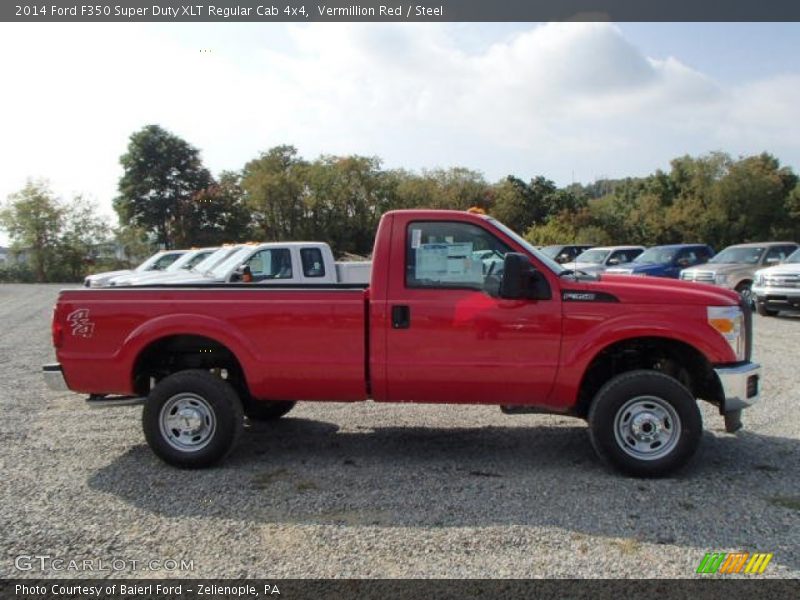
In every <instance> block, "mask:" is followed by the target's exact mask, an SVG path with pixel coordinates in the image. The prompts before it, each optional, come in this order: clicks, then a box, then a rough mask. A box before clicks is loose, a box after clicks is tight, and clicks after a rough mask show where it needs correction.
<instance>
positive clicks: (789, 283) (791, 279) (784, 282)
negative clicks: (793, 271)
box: [764, 275, 800, 288]
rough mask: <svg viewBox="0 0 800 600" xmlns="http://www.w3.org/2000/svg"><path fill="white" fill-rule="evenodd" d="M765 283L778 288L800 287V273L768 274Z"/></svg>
mask: <svg viewBox="0 0 800 600" xmlns="http://www.w3.org/2000/svg"><path fill="white" fill-rule="evenodd" d="M764 285H766V286H767V287H776V288H800V275H767V276H766V277H765V278H764Z"/></svg>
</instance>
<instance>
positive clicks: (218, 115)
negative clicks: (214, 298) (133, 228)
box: [0, 23, 800, 245]
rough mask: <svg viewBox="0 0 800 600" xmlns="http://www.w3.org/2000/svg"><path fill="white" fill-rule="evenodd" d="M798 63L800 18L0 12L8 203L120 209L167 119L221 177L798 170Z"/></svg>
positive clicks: (1, 162)
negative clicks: (10, 16)
mask: <svg viewBox="0 0 800 600" xmlns="http://www.w3.org/2000/svg"><path fill="white" fill-rule="evenodd" d="M798 56H800V24H795V23H763V24H756V23H739V24H725V23H718V24H713V23H711V24H709V23H702V24H701V23H661V24H654V23H622V24H612V23H550V24H535V23H493V24H480V23H441V24H439V23H425V24H412V23H402V24H389V23H363V24H348V23H341V24H340V23H314V24H277V23H268V24H261V23H247V24H240V23H208V24H197V23H167V24H158V23H152V24H150V23H113V24H112V23H103V24H82V23H76V24H63V23H62V24H57V23H13V24H12V23H2V24H0V81H2V82H3V89H2V91H0V201H2V200H4V199H5V198H6V197H7V196H8V195H9V194H11V193H13V192H15V191H18V190H19V189H21V188H22V187H23V186H24V185H25V182H26V180H27V179H29V178H32V179H45V180H47V181H49V184H50V187H51V189H52V190H53V192H54V193H55V194H56V195H57V196H60V197H63V198H69V197H71V196H73V195H76V194H83V195H85V196H88V197H90V198H92V199H94V200H95V201H96V202H97V204H98V210H99V212H100V214H104V215H109V217H111V216H112V215H113V211H112V209H111V200H112V199H113V197H114V196H115V195H116V185H117V181H118V180H119V177H120V175H121V173H122V171H121V167H120V165H119V157H120V155H122V154H123V153H124V152H125V150H126V146H127V143H128V138H129V136H130V135H131V134H132V133H133V132H134V131H136V130H138V129H140V128H142V127H143V126H145V125H147V124H151V123H157V124H159V125H161V126H162V127H164V128H166V129H168V130H170V131H172V132H173V133H175V134H177V135H179V136H181V137H182V138H184V139H186V140H187V141H188V142H189V143H191V144H192V145H194V146H195V147H197V148H199V150H200V151H201V155H202V158H203V160H204V162H205V164H206V166H207V167H208V168H209V169H210V170H211V171H212V173H214V174H218V173H219V172H220V171H222V170H228V169H230V170H237V169H240V168H241V167H242V166H243V165H244V164H245V163H246V162H247V161H249V160H251V159H253V158H256V157H257V156H258V155H259V153H260V152H263V151H266V150H268V149H269V148H271V147H273V146H276V145H279V144H291V145H294V146H296V147H297V148H298V150H299V153H300V155H301V156H303V157H305V158H308V159H313V158H316V157H317V156H319V155H320V154H360V155H368V156H378V157H380V158H381V159H382V160H383V164H384V167H386V168H399V167H402V168H406V169H411V170H416V171H419V170H422V169H426V168H438V167H449V166H464V167H468V168H470V169H474V170H476V171H480V172H481V173H483V174H484V175H485V176H486V178H487V179H488V180H489V181H496V180H499V179H501V178H503V177H505V176H506V175H509V174H513V175H516V176H518V177H521V178H523V179H530V178H532V177H535V176H538V175H544V176H545V177H548V178H550V179H552V180H554V181H555V182H556V183H557V184H559V185H566V184H569V183H571V182H582V183H590V182H592V181H594V180H595V179H597V178H601V177H624V176H643V175H647V174H648V173H651V172H653V171H654V170H656V169H669V161H670V160H671V159H673V158H675V157H677V156H681V155H684V154H691V155H701V154H705V153H707V152H711V151H716V150H721V151H724V152H728V153H729V154H731V155H733V156H734V157H736V156H740V155H748V154H753V153H758V152H762V151H768V152H770V153H772V154H774V155H775V156H777V157H778V158H779V159H780V160H781V162H782V163H783V164H786V165H789V166H791V167H792V168H794V170H795V171H796V172H800V61H798V60H797V57H798ZM114 223H116V221H115V220H114ZM6 243H7V238H6V237H5V236H4V235H3V233H2V232H0V244H2V245H5V244H6Z"/></svg>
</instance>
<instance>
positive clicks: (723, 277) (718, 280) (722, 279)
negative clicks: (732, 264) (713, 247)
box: [714, 273, 728, 285]
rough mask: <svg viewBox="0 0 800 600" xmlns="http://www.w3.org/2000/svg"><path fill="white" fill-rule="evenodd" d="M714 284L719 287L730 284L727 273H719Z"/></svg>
mask: <svg viewBox="0 0 800 600" xmlns="http://www.w3.org/2000/svg"><path fill="white" fill-rule="evenodd" d="M714 282H715V283H716V284H717V285H724V284H726V283H728V276H727V275H726V274H725V273H719V274H717V275H716V276H715V277H714Z"/></svg>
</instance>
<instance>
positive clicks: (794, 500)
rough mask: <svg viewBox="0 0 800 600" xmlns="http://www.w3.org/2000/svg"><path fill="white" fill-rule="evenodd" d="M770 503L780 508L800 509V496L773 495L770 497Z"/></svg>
mask: <svg viewBox="0 0 800 600" xmlns="http://www.w3.org/2000/svg"><path fill="white" fill-rule="evenodd" d="M769 503H770V504H772V506H779V507H780V508H788V509H790V510H800V496H773V497H772V498H770V499H769Z"/></svg>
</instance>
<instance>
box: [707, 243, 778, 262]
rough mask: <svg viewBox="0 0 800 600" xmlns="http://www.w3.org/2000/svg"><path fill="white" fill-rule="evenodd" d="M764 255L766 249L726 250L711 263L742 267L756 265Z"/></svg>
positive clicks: (759, 247)
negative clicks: (732, 264)
mask: <svg viewBox="0 0 800 600" xmlns="http://www.w3.org/2000/svg"><path fill="white" fill-rule="evenodd" d="M763 253H764V248H763V247H761V246H758V247H748V248H725V250H723V251H722V252H720V253H719V254H717V255H716V256H715V257H714V258H712V259H711V260H710V261H708V262H710V263H717V264H720V263H735V264H741V265H755V264H758V260H759V259H760V258H761V255H762V254H763Z"/></svg>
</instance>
